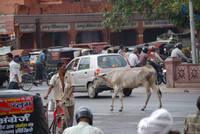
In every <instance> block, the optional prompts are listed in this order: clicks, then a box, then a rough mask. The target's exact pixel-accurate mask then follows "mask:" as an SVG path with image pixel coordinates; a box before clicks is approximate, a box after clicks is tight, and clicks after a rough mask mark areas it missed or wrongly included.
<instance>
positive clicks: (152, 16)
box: [103, 0, 200, 31]
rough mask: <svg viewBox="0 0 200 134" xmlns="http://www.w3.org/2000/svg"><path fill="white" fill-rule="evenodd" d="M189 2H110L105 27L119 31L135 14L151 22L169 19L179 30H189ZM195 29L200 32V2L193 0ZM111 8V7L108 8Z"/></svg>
mask: <svg viewBox="0 0 200 134" xmlns="http://www.w3.org/2000/svg"><path fill="white" fill-rule="evenodd" d="M188 2H189V0H108V3H109V4H108V5H111V8H109V10H106V11H105V13H104V17H105V20H104V22H103V23H104V25H105V26H106V27H109V28H111V29H115V30H119V29H120V27H121V26H123V25H125V24H127V23H129V22H130V21H132V20H133V19H130V18H132V17H133V18H134V16H133V12H137V13H139V14H140V15H141V16H144V17H146V18H147V19H149V20H156V19H169V20H171V21H172V23H173V24H174V25H175V26H176V27H178V28H181V29H182V28H189V6H188V5H189V4H188ZM193 5H194V14H195V27H196V29H197V30H198V31H200V19H198V18H197V16H198V15H200V2H199V0H193ZM107 7H109V6H107Z"/></svg>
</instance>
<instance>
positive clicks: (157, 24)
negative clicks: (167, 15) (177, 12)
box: [143, 20, 173, 27]
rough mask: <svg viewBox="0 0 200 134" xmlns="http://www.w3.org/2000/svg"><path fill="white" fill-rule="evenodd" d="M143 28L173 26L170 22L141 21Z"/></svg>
mask: <svg viewBox="0 0 200 134" xmlns="http://www.w3.org/2000/svg"><path fill="white" fill-rule="evenodd" d="M143 26H144V27H145V26H146V27H155V26H173V24H172V22H171V21H170V20H157V21H143Z"/></svg>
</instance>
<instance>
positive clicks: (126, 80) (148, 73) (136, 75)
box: [93, 65, 162, 112]
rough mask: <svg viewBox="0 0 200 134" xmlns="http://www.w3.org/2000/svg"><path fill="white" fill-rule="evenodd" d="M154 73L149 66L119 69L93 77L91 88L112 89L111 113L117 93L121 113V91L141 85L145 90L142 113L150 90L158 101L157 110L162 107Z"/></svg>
mask: <svg viewBox="0 0 200 134" xmlns="http://www.w3.org/2000/svg"><path fill="white" fill-rule="evenodd" d="M155 83H156V71H155V69H154V68H153V67H152V66H150V65H147V66H144V67H136V68H132V69H119V70H114V71H112V72H109V73H107V74H101V75H98V76H96V77H95V79H94V81H93V88H97V87H99V86H100V85H106V86H108V87H111V88H113V89H114V93H113V95H112V105H111V111H113V107H114V99H115V97H116V95H117V93H118V92H119V93H120V94H119V99H120V103H121V106H120V109H119V111H120V112H121V111H122V110H123V89H125V88H130V89H133V88H136V87H138V86H141V85H143V86H144V87H145V89H146V94H147V98H146V101H145V104H144V106H143V108H142V109H141V110H142V111H143V110H145V108H146V106H147V103H148V101H149V98H150V96H151V90H150V88H152V90H153V91H155V92H156V94H157V97H158V100H159V108H161V107H162V102H161V91H160V89H159V88H157V87H156V84H155Z"/></svg>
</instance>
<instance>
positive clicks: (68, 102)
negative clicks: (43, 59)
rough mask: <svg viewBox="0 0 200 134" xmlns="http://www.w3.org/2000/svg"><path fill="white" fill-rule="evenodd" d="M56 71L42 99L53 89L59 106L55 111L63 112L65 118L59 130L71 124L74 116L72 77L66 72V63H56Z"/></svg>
mask: <svg viewBox="0 0 200 134" xmlns="http://www.w3.org/2000/svg"><path fill="white" fill-rule="evenodd" d="M57 70H58V73H57V74H55V75H54V76H53V77H52V78H51V80H50V83H49V88H48V91H47V93H46V95H45V96H44V99H47V98H48V95H49V94H50V92H51V91H52V89H53V90H54V99H55V101H56V104H57V105H58V106H59V109H58V111H55V113H54V116H56V112H60V113H64V115H65V117H66V120H64V124H63V126H61V132H62V131H63V130H64V129H65V128H66V127H67V126H72V125H73V117H74V97H73V89H74V86H73V85H72V79H71V75H70V73H68V72H66V65H65V64H64V63H63V62H59V63H58V64H57Z"/></svg>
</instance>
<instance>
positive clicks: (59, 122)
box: [45, 103, 68, 134]
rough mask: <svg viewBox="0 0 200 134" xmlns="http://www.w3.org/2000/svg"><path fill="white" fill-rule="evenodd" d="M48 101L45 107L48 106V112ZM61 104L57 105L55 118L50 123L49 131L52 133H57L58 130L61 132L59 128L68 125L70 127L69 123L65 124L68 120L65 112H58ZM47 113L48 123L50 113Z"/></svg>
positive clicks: (62, 128)
mask: <svg viewBox="0 0 200 134" xmlns="http://www.w3.org/2000/svg"><path fill="white" fill-rule="evenodd" d="M48 105H49V104H48V103H47V104H46V106H45V108H46V112H48V109H47V108H48ZM60 108H61V107H60V106H59V105H57V106H56V109H55V110H54V114H55V116H54V118H53V120H52V122H51V124H50V127H49V131H50V133H52V134H56V132H57V131H58V132H59V129H61V130H64V126H65V125H66V126H67V127H68V124H65V122H66V118H65V116H64V114H63V113H62V112H61V113H58V111H59V110H60ZM45 115H46V119H47V123H48V113H46V114H45Z"/></svg>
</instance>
